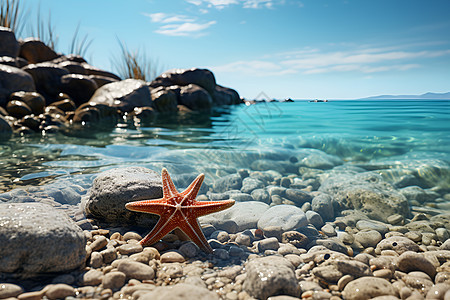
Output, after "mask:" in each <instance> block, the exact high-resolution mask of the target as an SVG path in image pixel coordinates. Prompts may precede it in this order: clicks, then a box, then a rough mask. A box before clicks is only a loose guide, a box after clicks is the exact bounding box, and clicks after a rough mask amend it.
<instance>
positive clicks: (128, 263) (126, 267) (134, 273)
mask: <svg viewBox="0 0 450 300" xmlns="http://www.w3.org/2000/svg"><path fill="white" fill-rule="evenodd" d="M117 270H119V271H120V272H122V273H124V274H125V275H126V276H127V278H134V279H137V280H152V279H153V278H155V271H154V270H153V268H152V267H150V266H149V265H146V264H143V263H140V262H137V261H133V260H129V259H122V260H120V261H119V262H118V264H117Z"/></svg>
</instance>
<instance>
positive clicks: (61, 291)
mask: <svg viewBox="0 0 450 300" xmlns="http://www.w3.org/2000/svg"><path fill="white" fill-rule="evenodd" d="M45 296H47V298H49V299H65V298H66V297H70V296H75V289H74V288H73V287H71V286H70V285H67V284H64V283H59V284H55V285H51V286H50V287H49V288H48V289H47V290H46V291H45Z"/></svg>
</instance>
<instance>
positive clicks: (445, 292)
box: [426, 283, 450, 300]
mask: <svg viewBox="0 0 450 300" xmlns="http://www.w3.org/2000/svg"><path fill="white" fill-rule="evenodd" d="M449 291H450V283H437V284H435V285H434V286H432V287H431V288H430V290H429V291H428V293H427V296H426V299H445V300H448V299H449V296H450V293H449ZM444 297H445V298H444Z"/></svg>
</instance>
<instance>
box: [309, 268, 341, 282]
mask: <svg viewBox="0 0 450 300" xmlns="http://www.w3.org/2000/svg"><path fill="white" fill-rule="evenodd" d="M311 273H312V274H313V275H314V276H315V277H319V278H320V279H322V280H324V281H325V282H327V283H334V284H336V283H337V282H338V280H339V279H340V278H341V277H342V276H343V275H344V274H343V273H342V272H340V271H339V270H337V268H336V267H335V266H333V265H325V266H318V267H315V268H314V269H312V270H311Z"/></svg>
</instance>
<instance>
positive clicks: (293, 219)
mask: <svg viewBox="0 0 450 300" xmlns="http://www.w3.org/2000/svg"><path fill="white" fill-rule="evenodd" d="M307 224H308V219H306V215H305V213H304V212H303V211H302V210H301V209H300V208H298V207H296V206H293V205H276V206H272V207H271V208H269V209H268V210H266V211H265V212H264V213H263V214H262V216H261V218H260V219H259V221H258V228H259V229H262V230H263V231H264V230H265V228H267V227H269V226H281V228H282V230H283V231H289V230H295V229H297V228H299V227H303V226H306V225H307Z"/></svg>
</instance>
